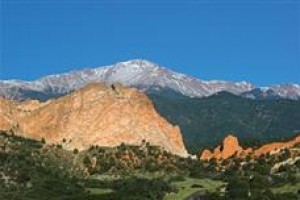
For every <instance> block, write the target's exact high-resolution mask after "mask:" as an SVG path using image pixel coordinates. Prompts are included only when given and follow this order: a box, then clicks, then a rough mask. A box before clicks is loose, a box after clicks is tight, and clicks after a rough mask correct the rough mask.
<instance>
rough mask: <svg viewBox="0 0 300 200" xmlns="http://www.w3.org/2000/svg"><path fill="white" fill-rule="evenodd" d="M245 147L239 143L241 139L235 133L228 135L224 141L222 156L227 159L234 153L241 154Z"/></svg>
mask: <svg viewBox="0 0 300 200" xmlns="http://www.w3.org/2000/svg"><path fill="white" fill-rule="evenodd" d="M242 151H243V148H242V147H241V146H240V145H239V141H238V139H237V138H236V137H234V136H233V135H228V136H227V137H226V138H225V139H224V141H223V149H222V156H221V157H222V158H223V159H227V158H229V157H231V156H233V155H234V154H237V155H238V154H240V153H241V152H242Z"/></svg>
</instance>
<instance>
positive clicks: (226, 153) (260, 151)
mask: <svg viewBox="0 0 300 200" xmlns="http://www.w3.org/2000/svg"><path fill="white" fill-rule="evenodd" d="M296 144H300V135H299V136H297V137H296V138H294V139H293V140H290V141H287V142H273V143H269V144H265V145H263V146H261V147H260V148H257V149H254V150H253V149H252V148H251V147H249V148H247V149H243V148H242V147H241V146H240V145H239V142H238V139H237V138H236V137H234V136H232V135H228V136H227V137H226V138H225V139H224V141H223V145H222V146H217V147H216V148H215V149H214V150H213V152H211V151H210V150H207V149H205V150H204V151H203V152H202V153H201V155H200V159H201V160H211V159H213V158H214V159H216V160H220V159H228V158H230V157H232V156H236V157H239V158H243V157H245V156H247V155H251V156H253V157H259V156H261V155H265V154H268V153H270V154H274V153H278V152H280V151H281V150H283V149H286V148H291V147H293V146H295V145H296Z"/></svg>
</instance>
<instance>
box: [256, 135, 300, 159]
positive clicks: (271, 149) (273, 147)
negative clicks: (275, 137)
mask: <svg viewBox="0 0 300 200" xmlns="http://www.w3.org/2000/svg"><path fill="white" fill-rule="evenodd" d="M296 144H300V135H299V136H297V137H295V138H294V139H293V140H291V141H287V142H272V143H269V144H266V145H263V146H261V147H260V148H258V149H256V150H255V151H254V155H255V156H261V155H264V154H267V153H270V154H273V153H276V152H278V151H280V150H282V149H288V148H291V147H293V146H295V145H296Z"/></svg>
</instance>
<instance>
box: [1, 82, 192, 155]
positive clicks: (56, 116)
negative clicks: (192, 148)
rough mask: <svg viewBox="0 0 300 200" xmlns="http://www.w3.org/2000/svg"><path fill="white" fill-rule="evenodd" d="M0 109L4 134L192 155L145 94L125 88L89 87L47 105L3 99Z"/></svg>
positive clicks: (81, 145) (67, 144)
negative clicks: (146, 145) (145, 146)
mask: <svg viewBox="0 0 300 200" xmlns="http://www.w3.org/2000/svg"><path fill="white" fill-rule="evenodd" d="M0 110H1V112H0V119H1V123H0V130H1V129H2V130H12V131H13V132H14V133H15V134H16V135H20V136H25V137H29V138H33V139H38V140H41V139H42V138H45V139H46V141H47V143H60V142H62V141H64V142H63V143H64V147H65V148H67V149H74V148H77V149H87V148H89V147H90V146H91V145H99V146H118V145H120V144H121V143H126V144H134V145H138V144H141V143H142V142H143V141H147V142H150V144H153V145H158V146H161V147H164V148H165V149H166V150H168V151H170V152H172V153H174V154H178V155H181V156H186V155H187V152H186V150H185V147H184V144H183V141H182V137H181V134H180V130H179V127H178V126H172V125H170V124H169V123H168V122H167V121H166V120H165V119H163V118H162V117H161V116H160V115H159V114H158V113H157V112H156V111H155V109H154V106H153V104H152V102H151V101H150V100H149V98H148V97H147V96H146V95H145V94H143V93H141V92H138V91H137V90H136V89H133V88H132V89H131V88H125V87H123V86H121V85H112V86H111V87H108V86H105V85H103V84H99V83H98V84H89V85H88V86H86V87H84V88H82V89H80V90H76V91H75V92H72V93H71V94H69V95H66V96H63V97H60V98H58V99H54V100H49V101H47V102H44V103H40V102H38V101H24V102H16V101H9V100H5V99H0Z"/></svg>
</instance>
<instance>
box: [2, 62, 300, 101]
mask: <svg viewBox="0 0 300 200" xmlns="http://www.w3.org/2000/svg"><path fill="white" fill-rule="evenodd" d="M92 82H104V83H106V84H112V83H120V84H122V85H124V86H128V87H136V88H138V89H140V90H141V91H144V92H147V91H148V90H149V89H150V88H151V89H153V88H156V90H157V92H159V91H160V90H162V89H171V90H173V91H175V92H178V93H181V94H183V95H185V96H189V97H207V96H210V95H213V94H215V93H217V92H220V91H227V92H230V93H233V94H235V95H240V96H243V97H246V98H252V99H256V98H257V99H260V98H263V97H264V96H267V97H268V96H269V95H268V93H266V92H265V89H264V88H258V87H255V85H254V84H252V83H249V82H246V81H241V82H230V81H224V80H201V79H198V78H195V77H192V76H188V75H186V74H182V73H177V72H175V71H173V70H170V69H168V68H166V67H162V66H160V65H158V64H156V63H153V62H150V61H147V60H143V59H133V60H129V61H125V62H118V63H116V64H112V65H107V66H103V67H96V68H84V69H82V70H73V71H70V72H66V73H62V74H52V75H48V76H44V77H42V78H39V79H36V80H34V81H21V80H15V79H14V80H0V96H2V97H6V98H9V99H19V100H24V99H30V98H37V99H40V100H47V99H49V98H51V97H55V96H60V95H63V94H66V93H68V92H70V91H72V90H74V89H78V88H81V87H84V86H85V85H87V84H88V83H92ZM257 90H260V91H261V94H260V95H256V91H257ZM268 90H271V91H273V93H272V95H274V96H275V97H276V98H277V97H280V98H287V99H294V100H298V99H300V85H298V84H281V85H272V86H270V87H268ZM252 91H253V92H252ZM271 99H272V98H271Z"/></svg>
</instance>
